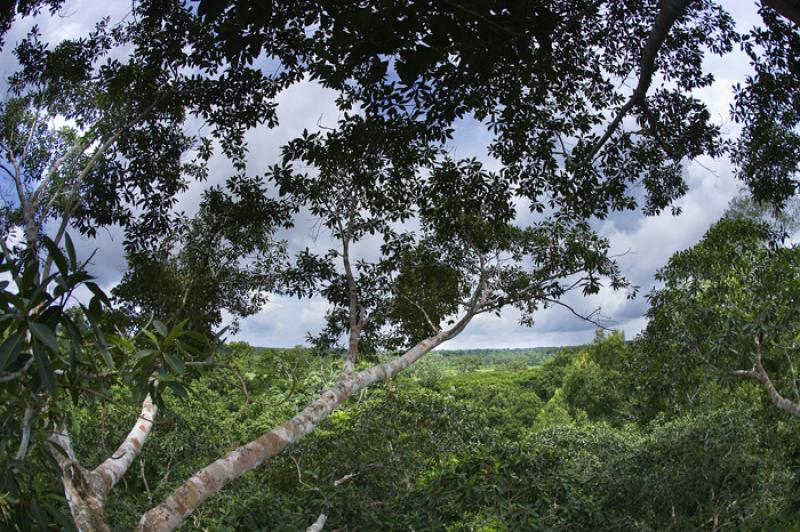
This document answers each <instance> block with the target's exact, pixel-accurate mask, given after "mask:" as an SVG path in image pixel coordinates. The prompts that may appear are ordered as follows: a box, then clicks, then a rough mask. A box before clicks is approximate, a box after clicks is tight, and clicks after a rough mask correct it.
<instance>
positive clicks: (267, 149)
mask: <svg viewBox="0 0 800 532" xmlns="http://www.w3.org/2000/svg"><path fill="white" fill-rule="evenodd" d="M725 4H726V9H728V10H729V11H730V12H731V14H732V15H733V18H734V20H735V21H736V23H737V28H738V29H739V30H740V31H745V30H747V29H748V28H750V27H751V26H752V25H754V24H755V23H757V21H758V16H757V14H756V11H755V5H754V4H753V3H752V2H725ZM130 5H131V4H130V2H129V1H128V0H114V1H112V0H109V1H105V2H96V1H93V0H82V1H74V0H73V1H67V2H66V3H65V5H64V7H63V8H62V9H61V11H60V12H59V13H58V14H56V15H54V16H41V17H39V18H37V19H36V21H35V23H36V24H38V25H39V28H40V29H41V32H42V40H43V41H45V42H57V41H59V40H61V39H65V38H70V37H75V36H80V35H83V34H85V33H87V32H88V31H89V30H90V29H91V27H92V26H93V25H94V23H95V22H96V21H98V20H99V19H100V18H101V17H103V16H109V17H110V18H111V22H112V24H113V23H115V22H117V21H119V20H120V19H122V18H123V17H124V16H125V15H126V13H127V12H128V11H129V10H130ZM33 24H34V21H32V20H29V19H25V20H22V21H19V22H17V23H16V24H15V25H14V26H13V27H12V29H11V31H10V32H9V34H8V35H7V37H6V43H7V44H6V46H5V48H4V49H3V51H2V53H0V79H2V80H5V79H6V78H7V77H8V75H10V74H11V73H12V72H13V71H14V67H15V63H14V59H13V57H12V56H11V55H10V53H9V51H10V50H11V48H12V47H13V44H14V43H15V42H17V41H18V40H19V39H21V38H22V37H24V35H25V34H26V33H27V32H28V30H29V29H30V27H31V26H32V25H33ZM706 71H709V72H712V73H714V75H715V82H714V84H713V85H711V86H710V87H707V88H704V89H702V90H699V91H697V92H696V96H697V97H698V98H700V99H701V100H703V101H704V102H705V103H706V104H707V105H708V107H709V110H710V112H711V116H712V117H713V120H714V121H715V122H716V123H718V124H719V125H721V126H722V131H723V132H724V134H726V135H731V136H735V135H736V133H737V127H736V125H735V124H733V123H732V121H731V120H730V117H729V107H730V104H731V102H732V98H733V93H732V90H731V87H732V86H733V85H734V84H735V83H737V82H741V81H742V80H744V78H745V76H746V75H747V74H748V73H749V72H750V68H749V65H748V62H747V59H746V57H744V55H743V54H742V53H741V52H738V51H735V52H733V53H731V54H728V55H726V56H725V57H723V58H719V57H716V56H713V55H711V54H709V55H708V56H707V58H706ZM3 90H4V89H3ZM334 99H335V94H334V93H333V92H332V91H329V90H326V89H324V88H322V87H320V86H319V85H317V84H315V83H311V82H301V83H298V84H296V85H294V86H292V87H290V88H289V89H287V90H286V91H285V92H283V93H281V94H280V95H279V97H278V118H279V122H280V126H279V127H277V128H274V129H268V128H266V127H262V128H257V129H254V130H251V131H250V132H249V133H248V142H249V145H250V151H249V157H248V170H249V171H251V172H253V173H263V171H264V170H265V169H266V167H267V166H268V165H270V164H273V163H275V162H276V161H277V159H278V156H279V153H280V147H281V146H282V145H283V144H284V143H285V142H287V141H288V140H290V139H292V138H294V137H295V136H297V135H298V134H299V133H300V132H301V131H302V130H303V129H308V130H309V131H316V130H319V129H320V126H326V125H327V126H331V125H333V124H335V123H336V121H337V119H338V117H339V112H338V110H337V109H336V106H335V104H334ZM187 127H191V124H189V125H187ZM490 139H491V136H490V134H489V132H488V131H487V130H486V128H485V127H483V125H482V124H480V123H479V122H477V121H475V120H470V119H465V120H461V121H460V122H458V123H457V124H456V126H455V134H454V138H453V140H452V141H451V142H450V143H449V144H448V148H449V150H450V151H451V153H452V155H454V156H456V157H467V156H475V157H477V158H478V159H479V160H481V161H482V162H484V164H485V165H486V167H487V168H488V169H497V168H498V163H497V162H496V161H493V160H491V159H490V158H489V157H488V156H487V155H486V146H487V145H488V144H489V141H490ZM684 172H685V175H686V179H687V184H688V185H689V192H688V193H687V194H686V195H685V196H684V197H683V198H681V199H680V200H679V201H678V202H677V203H676V204H677V205H678V206H680V207H681V208H682V214H680V215H679V216H673V215H672V214H671V213H670V212H665V213H662V214H661V215H658V216H652V217H645V216H643V215H642V214H641V213H639V212H625V213H617V214H614V215H613V216H611V217H609V218H608V219H606V220H603V221H602V222H595V224H594V226H595V228H596V229H597V230H598V231H599V232H600V234H602V235H603V236H605V237H607V238H608V239H609V241H610V242H611V247H612V253H613V254H617V255H619V258H618V261H619V264H620V266H621V269H622V271H623V273H624V274H625V275H626V276H627V277H628V278H629V280H630V281H631V282H632V283H633V284H634V285H637V286H639V288H640V290H639V295H638V297H636V298H635V299H633V300H629V299H627V297H626V294H625V293H624V292H614V291H611V290H606V289H603V290H601V292H600V293H599V294H597V295H595V296H592V297H588V298H585V297H582V296H580V295H579V294H571V295H569V296H568V297H567V298H566V299H565V302H566V303H568V304H570V305H571V306H573V307H574V308H576V309H577V310H579V311H581V312H583V313H589V312H591V311H592V310H594V309H596V308H600V309H601V313H602V315H603V316H604V317H605V318H607V321H608V324H609V326H610V327H613V328H616V329H621V330H622V331H624V332H625V335H626V337H628V338H633V337H634V336H635V335H636V334H637V333H639V332H640V331H641V330H642V328H643V327H644V326H645V325H646V318H645V317H644V314H645V312H646V310H647V299H646V294H647V293H648V292H650V290H651V289H652V288H653V287H654V278H653V276H654V273H655V271H656V270H657V269H658V268H660V267H662V266H663V265H664V264H665V263H666V262H667V260H668V259H669V257H670V256H671V255H672V254H673V253H675V252H676V251H679V250H682V249H686V248H688V247H691V246H692V245H693V244H694V243H696V242H697V241H698V240H699V239H700V238H701V237H702V235H703V234H704V233H705V232H706V230H707V229H708V228H709V227H710V225H711V224H712V223H714V222H715V221H716V220H718V219H719V217H720V216H721V215H722V214H723V212H724V211H725V209H726V207H727V205H728V202H729V201H730V200H731V199H732V198H733V197H734V196H735V195H736V194H737V191H738V189H739V186H740V183H739V182H738V181H737V180H736V179H735V177H734V175H733V169H732V166H731V164H730V162H729V161H728V160H726V159H716V160H712V159H709V158H701V159H699V160H697V161H692V162H687V163H686V164H685V167H684ZM229 175H231V168H230V165H229V163H228V162H227V161H226V160H224V159H222V158H215V159H213V160H212V161H211V165H210V176H211V177H210V179H209V182H208V183H205V184H203V185H199V184H197V185H194V186H191V187H190V188H189V190H188V191H187V192H186V193H185V194H184V195H183V196H182V197H181V198H180V201H179V205H178V209H179V210H184V211H186V212H187V213H189V214H190V213H191V212H192V210H193V209H194V208H195V206H196V205H197V204H198V199H199V197H200V195H201V194H202V191H203V189H204V188H205V187H206V186H208V185H210V184H214V183H220V182H223V181H224V180H225V178H226V177H228V176H229ZM524 216H525V215H524V213H523V214H522V215H521V218H523V219H522V220H521V221H524ZM314 229H315V220H313V219H311V218H310V217H309V216H307V215H303V214H301V215H300V216H299V218H298V219H297V220H296V227H295V228H294V229H293V230H291V231H288V232H284V233H281V234H280V236H281V237H282V238H285V239H286V240H287V241H288V243H289V248H290V250H299V249H303V248H305V247H306V246H317V247H319V246H324V247H327V246H326V235H324V234H323V235H316V232H315V230H314ZM77 244H78V246H77V247H78V252H79V254H81V255H82V256H89V255H90V254H91V253H92V252H94V251H95V250H97V252H96V254H95V256H94V259H93V261H92V264H91V267H90V271H91V273H92V274H93V275H94V276H95V277H96V278H97V280H98V282H99V284H100V285H101V286H102V287H103V288H104V289H106V290H110V289H111V288H113V286H115V285H116V283H118V282H119V280H120V278H121V277H122V275H123V273H124V272H125V269H126V262H125V257H124V253H123V250H122V234H121V231H119V230H118V229H115V228H110V229H107V230H102V231H100V232H99V233H98V236H97V238H96V239H91V240H89V239H80V240H79V241H78V242H77ZM376 249H377V248H376V246H374V245H373V246H372V247H370V245H369V244H366V245H362V246H361V247H360V248H358V249H357V250H356V251H358V252H361V253H362V254H363V255H365V256H369V255H374V254H375V253H376ZM326 308H327V306H326V303H325V301H324V300H322V299H321V298H315V299H311V300H309V299H303V300H298V299H296V298H290V297H281V296H273V297H272V298H271V300H270V301H269V303H267V305H266V306H265V307H264V308H263V309H262V310H261V312H259V313H258V314H256V315H254V316H251V317H248V318H245V319H242V320H241V322H240V328H239V331H238V333H237V334H236V335H235V336H234V337H233V338H231V339H235V340H241V341H246V342H248V343H250V344H252V345H258V346H276V347H291V346H294V345H300V344H303V343H305V339H306V337H307V335H308V334H309V333H311V334H313V333H315V332H317V331H319V330H320V329H321V327H322V326H323V316H324V314H325V310H326ZM518 318H519V316H518V314H516V313H515V312H513V311H506V312H504V313H503V314H502V316H500V317H496V316H494V315H487V314H484V315H480V316H478V317H476V318H475V319H474V320H473V322H472V323H470V325H469V326H468V327H467V329H466V330H465V331H464V332H463V333H461V334H460V335H459V336H458V337H456V338H455V339H453V340H451V341H449V342H447V344H445V345H444V346H443V348H446V349H466V348H509V347H537V346H554V345H576V344H582V343H586V342H588V341H590V340H591V339H592V337H593V336H594V334H595V327H594V326H593V325H591V324H588V323H587V322H585V321H582V320H580V319H578V318H576V317H574V316H573V315H572V314H570V313H569V312H568V311H567V310H565V309H563V308H561V307H556V308H552V309H548V310H545V311H543V312H541V313H540V315H539V317H538V319H537V320H536V322H535V324H534V326H533V327H530V328H529V327H523V326H520V325H519V324H518Z"/></svg>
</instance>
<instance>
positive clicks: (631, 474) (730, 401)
mask: <svg viewBox="0 0 800 532" xmlns="http://www.w3.org/2000/svg"><path fill="white" fill-rule="evenodd" d="M643 349H644V344H643V343H642V342H641V341H633V342H626V341H624V339H623V337H622V335H621V334H620V333H612V334H608V335H604V334H603V333H598V335H597V338H596V339H595V341H594V342H593V343H592V344H590V345H587V346H580V347H574V348H565V349H563V350H560V351H558V352H557V353H556V354H554V355H552V356H551V357H549V358H548V360H547V361H546V362H544V363H543V364H541V365H537V366H531V367H528V368H526V369H521V368H519V367H515V368H514V369H513V370H509V369H508V368H506V367H505V366H504V365H498V366H495V367H482V368H480V370H478V371H470V372H466V373H465V372H463V371H462V370H461V369H460V368H459V367H458V364H457V363H454V359H457V358H459V357H458V356H447V357H442V356H437V354H436V353H434V354H433V355H432V356H431V358H430V359H428V360H424V361H422V362H420V363H419V365H418V366H417V367H416V368H415V369H414V371H413V372H411V373H410V374H409V375H408V376H402V377H400V378H398V379H396V380H394V381H392V382H390V383H387V384H386V385H384V386H381V387H379V388H377V389H374V390H373V389H370V390H369V391H367V392H366V393H364V394H363V395H362V396H360V397H358V398H356V399H355V400H354V401H352V402H351V404H350V405H348V406H347V407H346V408H344V409H342V410H340V411H339V412H337V413H335V414H334V415H332V416H331V417H330V418H329V419H328V420H327V421H326V422H325V423H324V424H323V425H322V426H321V427H320V428H319V430H317V431H316V432H314V433H312V434H311V435H310V436H308V437H307V438H306V439H304V440H303V441H302V442H300V443H299V444H298V445H296V446H295V447H293V448H292V449H291V450H290V451H289V452H287V453H285V454H283V455H281V456H280V457H278V458H277V459H275V460H274V461H271V462H270V463H269V464H267V465H266V466H265V467H263V468H260V469H258V470H257V471H255V472H253V473H251V474H250V475H247V476H246V477H244V478H242V479H241V480H239V481H237V482H236V483H234V484H233V485H232V486H231V488H230V489H229V490H226V491H225V492H223V493H222V494H220V496H218V497H216V498H214V499H213V500H212V501H210V502H209V503H208V504H207V505H205V506H204V507H203V508H202V509H201V510H200V511H199V512H197V513H195V514H194V515H192V516H191V517H190V519H189V521H188V523H187V524H188V526H190V527H191V528H192V529H210V530H226V529H231V530H232V529H241V528H245V529H263V530H287V531H288V530H298V529H303V527H305V526H307V525H308V524H309V515H314V514H316V513H317V512H323V511H324V512H325V513H326V514H328V516H329V518H328V526H330V527H331V528H332V529H340V530H376V529H389V530H411V529H413V530H445V529H446V530H523V529H524V530H530V529H562V528H575V529H583V530H589V529H597V530H612V529H620V528H623V529H629V530H630V529H641V530H650V529H679V530H685V529H694V528H712V527H713V526H715V525H716V526H718V527H732V528H746V529H762V528H765V529H780V528H783V527H785V526H787V525H788V524H789V523H792V522H796V519H797V518H798V512H800V499H799V498H798V495H797V493H798V492H797V488H798V485H797V475H796V471H797V467H798V465H800V464H798V460H800V448H799V447H798V444H797V441H798V436H800V427H799V426H798V423H797V422H796V420H795V419H793V418H792V417H790V416H788V415H785V414H784V413H782V412H780V411H778V410H777V409H775V408H774V407H773V406H772V405H771V404H770V403H769V401H768V400H767V399H766V397H765V395H764V394H763V393H762V392H761V390H760V388H759V387H758V386H757V384H756V383H750V382H747V383H744V384H742V383H738V382H736V381H722V380H719V379H714V378H706V379H702V380H701V381H700V382H699V383H698V384H697V386H695V387H694V388H692V389H691V390H685V393H686V396H687V398H686V399H684V398H683V397H681V398H678V399H677V400H673V399H672V398H669V397H662V398H661V399H662V400H663V401H664V402H668V403H669V408H665V409H664V410H661V411H658V412H655V411H654V410H653V409H652V408H651V407H650V405H649V404H648V400H652V397H651V395H648V394H647V393H643V391H644V390H646V388H647V386H648V383H647V381H646V378H645V376H644V375H645V374H643V373H641V372H640V371H637V368H639V367H640V366H642V365H644V364H646V363H647V360H648V359H649V356H648V355H649V354H648V353H647V352H645V351H644V350H643ZM226 357H227V360H228V362H229V363H230V364H231V366H232V367H233V368H236V372H238V374H237V373H234V372H233V371H227V372H225V371H221V372H218V373H215V374H214V375H213V376H209V377H203V378H201V379H199V380H197V381H196V382H195V383H194V386H193V388H192V390H193V391H192V393H191V394H190V396H189V397H188V398H187V399H184V400H175V399H170V400H168V403H169V404H168V407H167V413H166V414H165V415H164V416H162V417H161V419H160V421H158V422H156V430H158V431H159V433H160V434H162V435H163V436H162V437H160V438H157V439H155V440H153V441H152V442H151V443H152V445H148V446H147V448H146V449H145V450H143V451H142V455H141V465H140V467H139V468H138V469H137V470H136V471H132V473H134V474H132V475H130V476H129V478H128V479H127V481H126V484H125V485H124V486H119V487H118V488H117V489H118V490H119V491H116V492H115V494H114V497H113V498H112V499H111V501H109V506H108V508H107V512H108V518H109V521H110V522H112V523H115V526H114V528H115V529H116V528H119V529H120V530H124V529H129V528H131V527H133V526H134V525H135V522H136V519H137V518H138V514H137V511H138V509H139V508H141V507H143V506H146V505H148V504H149V503H151V501H153V500H157V499H158V498H159V497H164V496H165V495H166V494H168V493H169V492H170V491H171V490H172V489H174V486H175V484H176V483H180V482H181V479H183V478H185V477H187V476H188V475H190V474H191V473H193V472H194V471H195V470H196V469H198V468H199V467H202V466H203V465H204V464H205V463H207V462H208V461H209V460H211V459H213V458H214V457H215V456H218V455H219V454H220V453H221V452H223V451H225V450H226V449H230V448H232V447H235V446H237V445H238V444H239V442H241V441H245V440H248V439H250V438H252V437H253V436H254V435H256V434H258V433H259V432H262V431H263V430H265V428H268V427H270V426H272V425H273V424H275V423H276V422H278V421H280V420H281V419H282V418H283V417H285V416H287V415H291V414H292V413H293V412H294V411H295V410H296V409H297V408H298V407H302V405H303V404H305V403H306V402H307V401H309V400H310V398H312V397H313V396H314V395H315V394H316V393H318V391H319V390H320V389H322V388H323V387H324V386H325V381H326V380H329V379H334V378H335V376H336V374H337V369H336V367H335V366H336V363H335V361H334V360H332V359H331V358H330V357H321V356H319V355H314V354H313V352H311V351H309V350H307V349H303V348H296V349H288V350H287V349H255V348H251V347H248V346H246V345H243V344H235V345H232V346H230V352H229V354H228V355H226ZM434 372H436V377H435V378H432V373H434ZM240 378H241V379H243V380H244V384H243V383H242V382H241V380H240ZM245 386H246V387H245ZM126 393H127V392H126V390H123V389H115V390H113V391H112V392H111V397H109V398H108V400H98V401H96V402H92V403H90V404H88V405H87V406H85V407H82V408H81V409H79V410H78V411H76V412H75V417H74V421H75V428H74V429H73V430H74V433H75V434H76V435H80V438H79V441H81V442H87V443H86V444H84V445H82V447H81V449H80V451H79V452H80V453H81V454H82V455H84V456H87V457H90V459H91V458H94V459H95V460H99V459H101V458H102V457H103V456H104V454H106V453H108V452H113V449H114V447H115V445H116V444H117V440H118V439H119V438H120V437H122V436H123V435H124V433H125V432H126V431H127V427H126V420H128V419H129V418H130V416H131V415H135V410H134V409H133V408H131V407H130V406H129V402H128V401H127V400H126V397H125V395H126ZM90 461H93V460H90ZM265 501H269V504H265Z"/></svg>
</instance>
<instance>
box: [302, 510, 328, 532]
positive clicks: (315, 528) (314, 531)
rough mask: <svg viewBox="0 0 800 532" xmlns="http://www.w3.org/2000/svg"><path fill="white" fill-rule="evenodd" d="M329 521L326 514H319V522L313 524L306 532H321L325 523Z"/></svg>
mask: <svg viewBox="0 0 800 532" xmlns="http://www.w3.org/2000/svg"><path fill="white" fill-rule="evenodd" d="M327 520H328V516H327V515H326V514H324V513H321V514H319V517H317V520H316V521H314V523H312V525H311V526H310V527H308V528H306V532H320V531H321V530H322V529H323V527H324V526H325V521H327Z"/></svg>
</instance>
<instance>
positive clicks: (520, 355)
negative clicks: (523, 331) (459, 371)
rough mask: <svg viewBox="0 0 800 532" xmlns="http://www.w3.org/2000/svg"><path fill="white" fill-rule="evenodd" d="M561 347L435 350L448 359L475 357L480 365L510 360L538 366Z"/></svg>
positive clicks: (491, 364) (497, 363)
mask: <svg viewBox="0 0 800 532" xmlns="http://www.w3.org/2000/svg"><path fill="white" fill-rule="evenodd" d="M561 349H564V347H557V346H552V347H518V348H510V349H498V348H494V349H454V350H441V351H436V353H437V354H439V355H442V356H443V357H446V358H449V359H452V358H471V359H475V361H476V362H477V363H478V365H481V366H495V365H504V364H508V363H511V362H516V363H523V364H525V365H528V366H539V365H541V364H543V363H544V362H545V361H547V359H549V358H550V357H552V356H553V355H555V354H556V353H557V352H558V351H560V350H561Z"/></svg>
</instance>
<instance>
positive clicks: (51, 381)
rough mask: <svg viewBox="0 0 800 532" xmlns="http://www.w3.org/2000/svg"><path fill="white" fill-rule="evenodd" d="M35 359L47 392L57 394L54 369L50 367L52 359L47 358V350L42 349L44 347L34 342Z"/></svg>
mask: <svg viewBox="0 0 800 532" xmlns="http://www.w3.org/2000/svg"><path fill="white" fill-rule="evenodd" d="M33 358H34V360H35V361H36V368H37V369H38V370H39V375H40V376H41V377H42V382H44V384H45V386H46V387H47V390H48V391H49V392H50V393H51V394H52V395H55V394H56V381H55V375H54V373H53V368H52V366H51V365H50V357H49V356H47V350H46V349H43V348H42V345H41V344H40V343H39V342H37V341H34V342H33Z"/></svg>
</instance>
